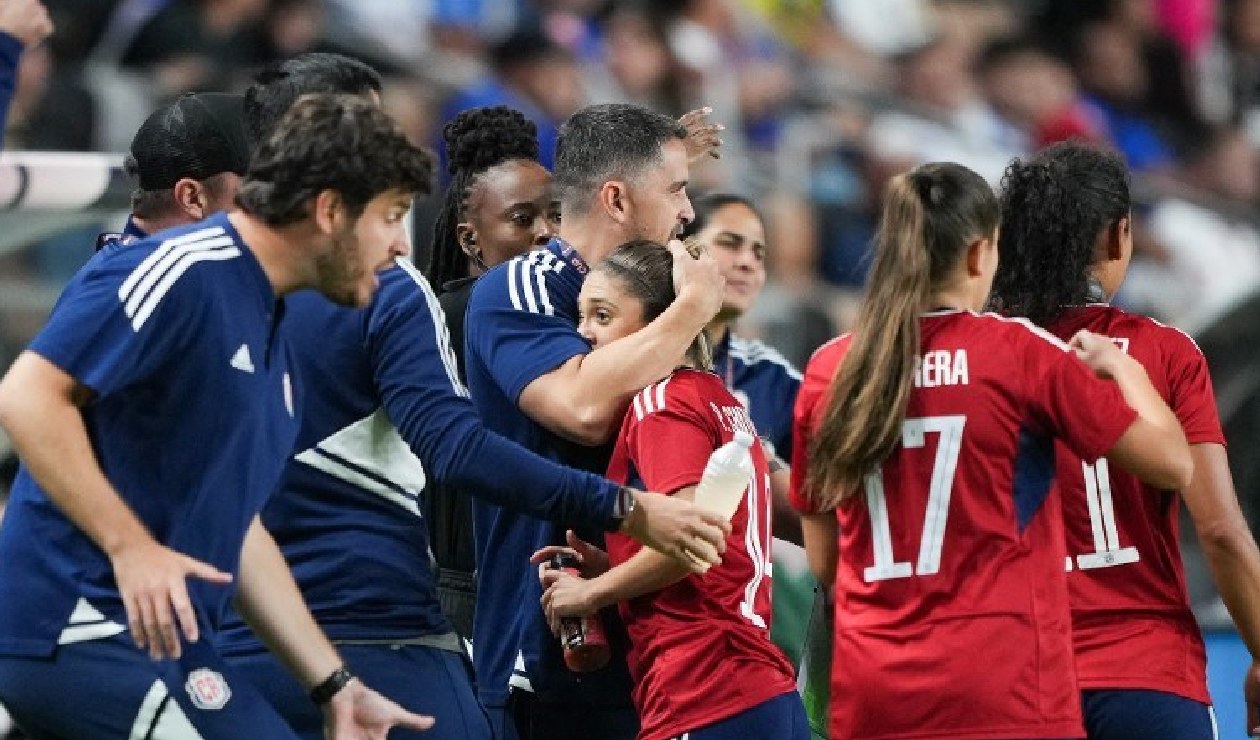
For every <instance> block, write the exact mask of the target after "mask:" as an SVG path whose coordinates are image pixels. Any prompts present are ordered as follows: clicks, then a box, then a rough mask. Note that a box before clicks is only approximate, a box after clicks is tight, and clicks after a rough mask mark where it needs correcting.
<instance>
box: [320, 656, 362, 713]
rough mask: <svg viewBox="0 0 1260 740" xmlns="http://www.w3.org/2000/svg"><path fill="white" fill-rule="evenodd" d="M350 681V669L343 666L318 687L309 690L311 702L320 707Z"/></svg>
mask: <svg viewBox="0 0 1260 740" xmlns="http://www.w3.org/2000/svg"><path fill="white" fill-rule="evenodd" d="M352 680H354V674H353V673H351V672H350V669H348V668H346V667H345V666H342V667H340V668H338V669H337V670H335V671H333V672H332V675H330V676H329V677H328V678H325V679H324V680H323V681H322V682H320V684H319V685H318V686H316V687H315V688H313V689H311V701H313V702H315V703H316V704H318V705H319V706H321V707H322V706H323V705H325V704H327V703H328V702H330V701H332V698H333V697H334V696H336V695H337V692H338V691H341V690H342V689H344V688H345V687H346V684H348V683H350V682H351V681H352Z"/></svg>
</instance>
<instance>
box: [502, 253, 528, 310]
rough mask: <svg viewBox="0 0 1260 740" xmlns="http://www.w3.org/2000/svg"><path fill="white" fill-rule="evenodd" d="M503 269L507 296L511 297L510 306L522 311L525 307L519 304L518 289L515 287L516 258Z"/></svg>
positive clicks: (519, 295)
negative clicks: (505, 275) (505, 274)
mask: <svg viewBox="0 0 1260 740" xmlns="http://www.w3.org/2000/svg"><path fill="white" fill-rule="evenodd" d="M518 259H519V258H518ZM503 269H505V270H507V283H508V298H510V299H512V308H515V309H516V310H517V311H524V310H525V308H524V306H522V305H521V294H520V291H519V290H517V288H516V260H515V259H514V260H512V261H511V262H510V263H508V265H507V267H505V268H503Z"/></svg>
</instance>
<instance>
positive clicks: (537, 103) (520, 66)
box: [442, 29, 586, 169]
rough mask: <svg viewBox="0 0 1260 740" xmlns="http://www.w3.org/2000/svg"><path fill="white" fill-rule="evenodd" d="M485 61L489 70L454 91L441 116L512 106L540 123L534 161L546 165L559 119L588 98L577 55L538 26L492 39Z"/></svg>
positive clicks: (446, 116) (549, 166) (549, 157)
mask: <svg viewBox="0 0 1260 740" xmlns="http://www.w3.org/2000/svg"><path fill="white" fill-rule="evenodd" d="M489 61H490V68H491V72H492V74H491V75H490V76H488V77H486V78H484V79H482V80H481V81H479V82H477V83H476V84H474V85H473V86H472V87H470V88H467V89H465V90H463V91H461V92H459V93H458V94H456V95H455V96H454V97H453V98H452V99H451V100H450V101H449V102H448V103H447V104H446V106H445V107H444V114H443V116H442V120H444V121H449V120H451V119H453V118H454V117H455V115H456V114H457V113H458V112H459V111H463V110H468V109H470V108H484V107H489V106H494V105H506V106H508V107H509V108H515V109H516V110H519V111H521V112H522V113H524V114H525V117H526V118H528V119H529V120H531V121H533V122H534V125H536V126H537V127H538V144H539V157H538V161H539V162H540V163H541V164H542V165H543V166H544V167H546V168H548V169H550V168H551V163H552V158H553V157H554V156H555V151H556V133H557V131H558V130H559V126H560V122H561V121H563V120H564V119H566V118H568V117H569V114H571V113H573V111H575V110H577V109H578V107H579V106H581V105H582V103H583V102H584V101H585V98H586V91H585V87H584V86H583V84H582V75H581V71H580V70H579V69H578V65H577V62H576V60H575V59H574V58H573V55H572V54H571V53H570V52H569V51H568V50H567V49H565V48H564V47H562V46H560V45H559V44H557V43H556V42H555V41H553V40H552V39H551V38H550V37H549V36H547V35H546V34H545V33H543V32H542V31H539V30H528V29H527V30H521V31H517V32H515V33H513V34H512V35H511V36H509V37H507V38H506V39H504V40H503V41H501V42H499V43H497V44H495V45H494V46H493V47H492V48H491V49H490V58H489Z"/></svg>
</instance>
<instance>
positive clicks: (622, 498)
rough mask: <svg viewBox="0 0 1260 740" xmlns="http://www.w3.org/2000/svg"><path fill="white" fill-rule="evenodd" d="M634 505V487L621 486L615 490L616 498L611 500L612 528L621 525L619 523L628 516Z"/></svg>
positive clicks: (614, 528)
mask: <svg viewBox="0 0 1260 740" xmlns="http://www.w3.org/2000/svg"><path fill="white" fill-rule="evenodd" d="M634 507H635V498H634V489H631V488H627V487H626V486H622V487H621V490H620V491H618V492H617V499H616V500H615V501H614V502H613V511H612V518H613V530H616V529H618V528H619V527H621V523H622V522H624V521H625V520H626V518H627V517H629V516H630V514H631V512H633V511H634Z"/></svg>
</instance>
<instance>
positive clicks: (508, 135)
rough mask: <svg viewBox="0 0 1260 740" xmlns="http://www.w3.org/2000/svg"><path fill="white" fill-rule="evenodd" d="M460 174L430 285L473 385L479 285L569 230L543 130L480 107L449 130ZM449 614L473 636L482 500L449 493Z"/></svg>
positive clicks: (436, 238)
mask: <svg viewBox="0 0 1260 740" xmlns="http://www.w3.org/2000/svg"><path fill="white" fill-rule="evenodd" d="M442 135H443V138H444V139H445V140H446V160H447V170H448V171H449V172H450V175H451V182H450V185H449V186H448V187H447V189H446V198H445V200H444V201H443V204H442V212H441V213H440V214H439V215H438V219H437V223H436V224H435V225H434V229H433V247H432V251H431V252H430V255H429V269H428V272H427V275H426V277H428V279H429V284H430V285H433V286H434V287H435V288H436V289H437V292H438V294H439V297H438V302H439V303H441V305H442V312H443V313H444V314H445V316H446V325H447V327H448V328H449V329H450V332H451V349H452V350H453V351H454V352H455V361H456V367H457V368H458V371H459V376H460V380H461V381H463V380H464V314H465V313H466V312H467V310H468V297H469V296H470V295H471V294H472V288H473V283H474V282H476V280H477V278H479V277H481V274H482V273H483V272H485V271H486V270H488V269H490V268H491V267H494V266H495V265H497V264H499V263H500V262H506V261H507V260H510V259H512V258H513V257H515V256H517V255H518V254H525V253H526V252H528V251H530V250H531V249H535V248H537V247H539V246H542V245H544V244H546V243H547V241H548V240H549V239H551V237H553V236H555V234H556V231H557V229H558V228H559V226H560V204H559V202H557V201H556V200H555V198H554V196H553V194H552V191H551V173H550V172H548V171H547V170H546V168H544V167H543V166H542V165H541V164H539V163H538V128H537V127H536V126H535V125H534V123H533V122H532V121H530V120H529V119H527V118H526V117H525V116H524V114H522V113H521V112H520V111H517V110H513V109H512V108H508V107H507V106H503V105H496V106H493V107H488V108H473V109H472V110H466V111H464V112H463V113H460V114H459V115H458V116H456V117H455V119H454V120H452V121H451V122H450V123H448V124H447V125H446V128H445V129H444V130H443V131H442ZM424 513H425V519H426V520H427V521H428V525H429V542H430V543H431V544H432V547H433V557H434V559H435V560H436V561H437V564H438V568H437V583H438V596H439V597H440V598H441V600H442V610H443V611H444V612H446V615H447V616H448V617H449V618H450V620H451V623H452V624H453V625H454V626H455V629H456V630H458V631H459V633H460V634H461V635H463V636H464V637H465V638H471V637H472V627H473V609H474V608H475V605H476V598H477V596H476V594H477V591H476V586H475V585H474V581H473V571H474V570H475V568H476V556H475V555H474V552H473V526H472V501H471V499H469V497H468V496H467V494H466V492H457V491H450V490H446V488H445V487H442V488H441V489H440V490H439V491H438V492H437V493H436V494H435V495H432V496H428V497H427V498H426V499H425V512H424Z"/></svg>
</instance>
